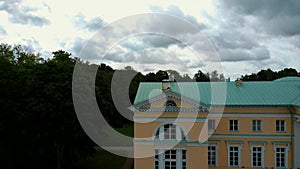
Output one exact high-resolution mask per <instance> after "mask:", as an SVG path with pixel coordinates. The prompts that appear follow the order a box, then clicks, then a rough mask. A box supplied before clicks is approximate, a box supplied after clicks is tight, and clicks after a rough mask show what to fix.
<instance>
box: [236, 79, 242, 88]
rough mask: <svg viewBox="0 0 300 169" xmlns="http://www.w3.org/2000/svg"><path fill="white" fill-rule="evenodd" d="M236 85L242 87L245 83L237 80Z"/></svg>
mask: <svg viewBox="0 0 300 169" xmlns="http://www.w3.org/2000/svg"><path fill="white" fill-rule="evenodd" d="M235 85H236V86H242V85H243V81H242V80H241V79H237V80H235Z"/></svg>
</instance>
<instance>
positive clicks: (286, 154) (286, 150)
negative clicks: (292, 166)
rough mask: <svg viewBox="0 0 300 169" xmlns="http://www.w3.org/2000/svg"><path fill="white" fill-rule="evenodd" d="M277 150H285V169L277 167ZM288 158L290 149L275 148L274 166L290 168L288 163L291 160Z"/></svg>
mask: <svg viewBox="0 0 300 169" xmlns="http://www.w3.org/2000/svg"><path fill="white" fill-rule="evenodd" d="M277 148H284V156H285V159H284V167H277V161H276V159H277V158H276V155H277ZM288 156H289V154H288V147H286V146H274V158H275V159H274V162H275V163H274V166H275V168H288V166H289V164H288V162H289V160H288Z"/></svg>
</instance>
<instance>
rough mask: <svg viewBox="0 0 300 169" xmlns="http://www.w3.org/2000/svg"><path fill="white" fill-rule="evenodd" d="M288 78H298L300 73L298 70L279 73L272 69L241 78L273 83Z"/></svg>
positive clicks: (288, 69) (289, 69)
mask: <svg viewBox="0 0 300 169" xmlns="http://www.w3.org/2000/svg"><path fill="white" fill-rule="evenodd" d="M287 76H298V77H300V73H298V72H297V70H296V69H293V68H285V69H283V70H280V71H278V72H276V71H273V70H271V69H266V70H260V71H259V72H257V73H252V74H250V75H244V76H241V80H244V81H272V80H275V79H278V78H282V77H287Z"/></svg>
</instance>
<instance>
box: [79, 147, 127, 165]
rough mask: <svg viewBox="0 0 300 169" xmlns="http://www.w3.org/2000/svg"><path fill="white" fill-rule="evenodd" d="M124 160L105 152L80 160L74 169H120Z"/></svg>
mask: <svg viewBox="0 0 300 169" xmlns="http://www.w3.org/2000/svg"><path fill="white" fill-rule="evenodd" d="M125 160H126V158H125V157H121V156H117V155H114V154H111V153H109V152H107V151H105V150H102V151H98V152H97V153H96V154H95V155H93V156H91V157H88V158H86V159H83V160H80V161H79V162H78V163H77V164H76V165H75V166H74V169H122V168H123V165H124V163H125Z"/></svg>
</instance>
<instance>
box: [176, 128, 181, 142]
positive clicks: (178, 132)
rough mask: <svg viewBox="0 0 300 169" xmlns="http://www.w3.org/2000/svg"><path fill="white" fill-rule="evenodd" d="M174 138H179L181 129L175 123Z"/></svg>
mask: <svg viewBox="0 0 300 169" xmlns="http://www.w3.org/2000/svg"><path fill="white" fill-rule="evenodd" d="M176 140H178V141H179V140H181V129H180V127H179V126H177V125H176Z"/></svg>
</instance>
